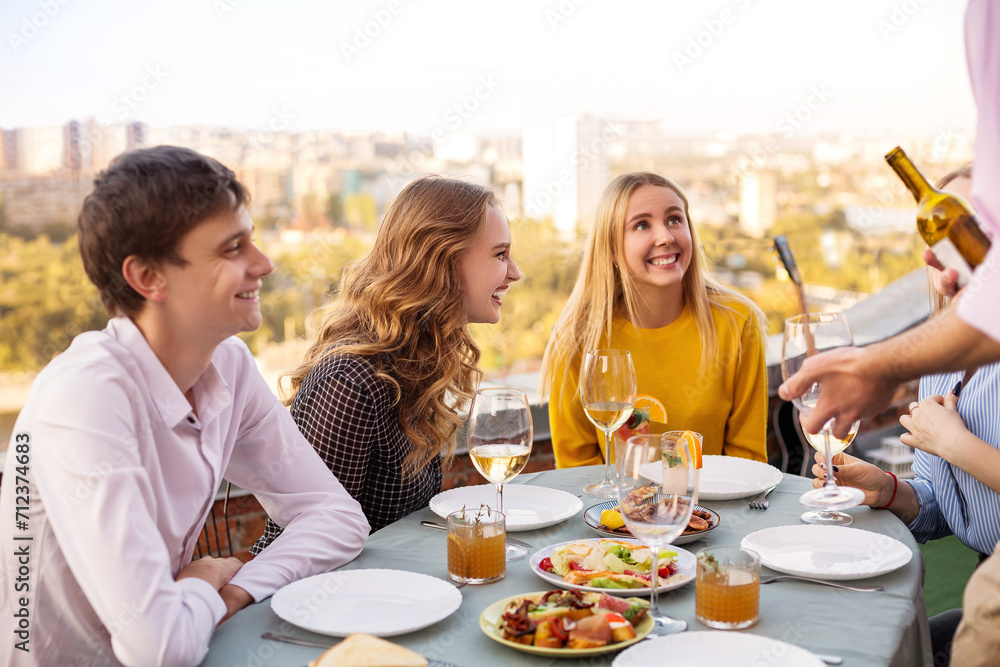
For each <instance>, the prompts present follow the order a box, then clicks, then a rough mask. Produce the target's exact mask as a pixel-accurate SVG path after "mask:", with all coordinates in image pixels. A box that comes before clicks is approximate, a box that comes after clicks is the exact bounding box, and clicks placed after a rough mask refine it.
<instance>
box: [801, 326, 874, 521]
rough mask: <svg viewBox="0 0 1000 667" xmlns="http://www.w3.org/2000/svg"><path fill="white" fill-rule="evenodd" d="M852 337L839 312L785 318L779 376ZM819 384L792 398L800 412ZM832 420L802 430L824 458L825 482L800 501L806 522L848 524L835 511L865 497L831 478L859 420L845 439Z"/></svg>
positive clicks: (812, 403)
mask: <svg viewBox="0 0 1000 667" xmlns="http://www.w3.org/2000/svg"><path fill="white" fill-rule="evenodd" d="M853 343H854V339H853V337H852V335H851V329H850V327H849V326H848V324H847V318H845V317H844V315H843V314H842V313H810V314H807V315H796V316H795V317H789V318H788V319H787V320H785V334H784V340H783V342H782V345H781V375H782V377H783V378H784V379H786V380H787V379H788V378H789V377H791V376H792V375H794V374H795V373H796V372H797V371H798V370H799V368H800V367H801V366H802V364H803V363H804V362H805V360H806V359H807V358H808V357H810V356H812V355H813V354H815V353H817V352H822V351H824V350H830V349H833V348H837V347H849V346H851V345H853ZM819 394H820V385H819V383H818V382H815V383H813V384H812V386H810V387H809V388H808V389H807V390H806V392H805V393H804V394H802V395H801V396H799V397H797V398H794V399H792V403H794V404H795V407H797V408H798V409H799V414H800V415H803V416H805V415H808V414H809V412H810V411H811V410H812V408H813V407H815V406H816V403H817V402H818V401H819ZM832 425H833V420H832V419H831V420H829V421H828V422H827V423H826V424H824V426H823V429H822V430H821V431H820V433H818V434H810V433H808V431H806V430H805V429H803V432H804V433H805V434H806V439H807V440H809V442H810V444H812V445H813V446H814V447H816V449H818V450H819V451H821V452H823V454H824V458H825V461H826V470H827V474H826V483H825V484H824V485H823V488H821V489H813V490H812V491H809V492H807V493H805V494H803V495H802V497H801V498H800V499H799V502H800V503H801V504H802V505H803V506H805V507H808V508H811V509H813V510H817V511H813V512H806V513H805V514H803V515H802V520H803V521H805V522H806V523H813V524H821V525H828V526H848V525H850V524H851V523H852V522H853V521H854V519H853V518H852V517H851V516H850V515H849V514H844V513H843V512H837V511H834V510H842V509H847V508H849V507H856V506H857V505H860V504H861V502H862V501H863V500H864V494H863V493H862V492H861V491H860V490H858V489H855V488H852V487H839V486H837V482H836V480H834V477H833V463H832V462H831V461H832V458H833V454H836V453H839V452H841V451H843V450H844V449H846V448H847V446H848V445H849V444H850V442H851V440H852V439H853V437H854V434H856V433H857V429H858V423H857V422H855V423H854V424H852V425H851V429H850V433H849V434H848V435H847V437H845V438H836V437H834V435H833V433H832V432H831V427H832Z"/></svg>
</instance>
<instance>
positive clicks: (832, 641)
mask: <svg viewBox="0 0 1000 667" xmlns="http://www.w3.org/2000/svg"><path fill="white" fill-rule="evenodd" d="M603 471H604V470H603V466H587V467H579V468H569V469H561V470H546V471H542V472H536V473H531V474H523V475H520V476H519V477H517V478H515V479H514V480H513V481H511V482H509V483H508V489H509V488H510V487H511V486H513V485H517V484H530V485H537V486H542V487H548V488H553V489H559V490H562V491H565V492H568V493H569V494H572V495H574V496H577V497H579V498H580V499H581V500H582V503H583V509H581V510H580V511H579V512H577V513H576V514H575V515H573V516H571V517H569V518H567V519H566V520H564V521H562V522H560V523H557V524H555V525H552V526H548V527H544V528H540V529H537V530H529V531H523V532H510V533H508V536H509V537H516V538H518V539H520V540H524V541H526V542H528V543H530V544H531V545H532V547H533V549H532V550H529V555H530V553H531V552H533V551H537V550H539V549H541V548H543V547H546V546H548V545H552V544H557V543H561V542H566V541H570V540H575V539H581V538H595V537H600V535H598V534H597V533H596V532H595V531H594V530H592V529H591V528H590V527H588V526H587V525H586V524H585V523H584V520H583V514H584V511H585V510H586V509H587V508H588V507H590V506H592V505H595V504H597V503H600V502H602V500H601V499H599V498H592V497H590V496H587V495H586V494H584V493H583V487H584V486H586V485H587V484H589V483H593V482H594V481H595V480H599V479H600V478H601V477H602V475H603ZM809 488H811V480H809V479H806V478H804V477H799V476H796V475H790V474H787V473H785V474H783V475H782V478H781V481H780V483H778V484H777V486H776V487H775V488H774V490H773V491H772V492H771V493H770V495H769V496H768V500H769V503H770V505H769V508H768V509H766V510H754V509H750V508H749V506H748V498H739V499H730V500H720V501H709V500H699V504H700V505H703V506H705V507H708V508H709V509H712V510H714V511H715V512H717V513H718V514H719V516H720V517H721V522H720V523H719V525H718V526H717V527H716V528H714V529H713V530H712V531H710V532H709V533H707V534H705V535H704V537H702V538H701V539H700V540H698V541H696V542H690V543H687V544H684V545H682V546H680V547H679V548H681V549H686V550H688V551H692V552H695V551H697V550H698V549H701V548H702V547H711V546H715V547H718V546H739V545H740V542H741V540H742V539H743V538H744V537H745V536H747V535H748V534H750V533H752V532H755V531H759V530H761V529H765V528H769V527H773V526H788V525H801V521H800V518H799V517H800V515H801V514H802V512H803V508H802V507H801V506H800V505H799V496H801V495H802V493H804V492H805V491H807V490H808V489H809ZM504 495H505V496H507V495H508V494H507V493H505V494H504ZM846 512H847V513H848V514H850V515H851V516H852V517H853V518H854V523H853V525H852V527H851V528H852V529H860V530H865V531H870V532H873V533H877V534H879V535H882V536H888V537H891V538H893V539H895V540H897V541H899V542H900V543H902V544H903V545H905V546H906V547H907V548H909V549H911V550H912V552H913V556H912V558H911V559H910V560H909V562H907V563H906V564H905V565H903V566H902V567H899V568H898V569H896V570H894V571H891V572H888V573H886V574H882V575H879V576H875V577H871V578H866V579H863V580H858V581H847V582H842V583H847V584H855V585H857V586H881V587H882V590H881V591H878V592H855V591H850V590H842V589H837V588H832V587H828V586H824V585H818V584H814V583H809V582H801V581H779V582H775V583H771V584H768V585H763V586H761V592H760V619H759V621H758V622H757V623H756V624H755V625H753V626H752V627H750V628H747V629H745V630H738V631H729V632H741V633H751V634H755V635H760V636H763V637H769V638H772V639H776V640H780V641H781V642H784V643H787V644H792V645H795V646H799V647H802V648H804V649H806V650H808V651H812V652H814V653H816V654H824V655H834V656H840V657H841V658H842V659H843V663H842V664H843V666H844V667H869V666H870V667H885V666H889V665H891V666H900V667H902V666H906V667H913V666H914V665H932V664H933V661H932V659H931V648H930V634H929V629H928V622H927V613H926V608H925V605H924V596H923V575H924V572H923V559H922V558H921V555H920V550H919V549H918V547H917V543H916V541H915V540H914V539H913V536H912V535H911V534H910V531H909V530H908V529H907V527H906V525H905V524H903V523H902V522H901V521H900V520H899V519H897V518H896V517H895V516H894V515H893V514H891V513H890V512H888V511H886V510H873V509H870V508H868V507H856V508H852V509H849V510H846ZM424 520H432V521H436V522H439V523H443V519H441V518H440V517H439V516H437V515H436V514H435V513H434V512H433V511H432V510H431V509H430V508H429V507H425V508H423V509H421V510H418V511H416V512H414V513H412V514H410V515H409V516H406V517H404V518H402V519H400V520H398V521H396V522H395V523H393V524H390V525H389V526H386V527H384V528H382V529H381V530H379V531H376V532H375V533H373V534H372V535H371V536H370V537H369V539H368V542H367V544H366V546H365V548H364V550H363V551H362V552H361V554H360V555H359V556H358V557H357V558H356V559H354V560H353V561H352V562H350V563H348V564H346V565H344V566H343V567H342V568H340V569H341V570H354V569H383V570H386V572H385V576H386V577H388V578H391V577H392V576H393V572H392V571H400V570H402V571H409V572H417V573H423V574H426V575H430V576H433V577H437V578H440V579H443V580H448V571H447V547H446V545H447V534H446V533H445V531H442V530H435V529H433V528H429V527H425V526H423V525H421V521H424ZM529 560H530V558H524V559H522V560H518V561H514V562H510V563H508V564H507V572H506V575H505V576H504V578H503V579H501V580H500V581H497V582H494V583H490V584H481V585H471V584H470V585H466V586H464V587H461V589H460V591H459V592H460V593H461V595H462V600H461V605H460V606H459V608H458V609H457V611H455V612H454V613H452V614H451V615H450V616H448V617H447V618H445V619H443V620H441V621H438V622H437V623H435V624H433V625H430V626H429V627H426V628H423V629H421V630H417V631H415V632H409V633H407V634H402V635H397V636H393V637H389V638H388V639H389V640H390V641H393V642H396V643H398V644H401V645H403V646H406V647H408V648H410V649H412V650H414V651H416V652H418V653H420V654H422V655H424V656H426V657H427V658H428V659H429V660H431V661H432V664H435V661H436V662H437V663H444V664H447V665H456V666H460V667H490V666H493V665H497V666H500V665H511V664H517V665H529V666H530V665H556V664H558V665H574V664H586V665H590V666H595V667H596V666H599V665H610V664H611V663H612V661H613V660H614V658H615V655H616V653H615V652H614V651H609V652H607V653H603V654H601V655H597V656H590V657H587V658H585V659H572V658H553V657H549V656H538V655H529V654H527V653H524V652H521V651H518V650H515V649H512V648H510V647H507V646H505V645H502V644H499V643H497V642H496V641H494V640H493V639H490V638H489V637H487V636H486V635H485V634H484V632H483V631H482V630H481V629H480V627H479V618H480V615H481V614H482V612H483V610H484V609H486V608H487V607H488V606H490V605H492V604H494V603H496V602H497V601H499V600H502V599H504V598H507V597H510V596H514V595H519V594H524V593H529V592H536V591H545V590H549V589H551V588H554V587H553V586H552V585H550V584H549V583H548V582H546V581H544V580H543V579H541V578H540V577H539V576H538V575H537V574H535V573H534V572H533V571H532V569H531V566H530V564H529ZM771 574H777V572H775V571H773V570H770V569H769V568H767V567H763V568H762V576H767V575H771ZM660 605H661V608H662V610H663V611H664V612H665V613H667V614H670V615H672V616H675V617H677V618H681V619H684V620H686V621H687V623H688V630H689V631H699V630H708V628H706V627H705V626H702V625H701V624H700V623H699V622H698V620H696V618H695V583H694V581H691V582H690V583H689V584H686V585H684V586H682V587H680V588H678V589H676V590H673V591H670V592H667V593H661V594H660ZM356 613H357V614H368V615H370V614H374V615H377V614H379V609H378V602H377V601H375V602H373V603H372V604H371V605H370V606H369V605H358V608H357V609H356ZM265 632H272V633H279V634H283V635H290V636H293V637H297V638H300V639H305V640H312V641H318V642H322V643H325V644H327V645H329V646H332V645H334V644H336V643H337V642H339V641H340V638H338V637H331V636H326V635H322V634H316V633H314V632H309V631H307V630H304V629H302V628H300V627H297V626H296V625H294V624H292V623H289V622H287V621H285V620H282V618H280V617H278V616H277V615H276V614H275V613H274V611H272V609H271V604H270V600H262V601H260V602H257V603H255V604H252V605H250V606H248V607H246V608H245V609H243V610H241V611H240V612H238V613H237V614H236V615H234V616H233V617H232V618H230V619H229V620H228V621H226V622H225V623H223V624H222V625H220V626H219V627H218V628H217V629H216V632H215V635H214V636H213V638H212V641H211V644H210V646H209V651H208V654H207V656H206V657H205V660H204V661H203V662H202V665H204V666H206V667H235V666H238V665H239V666H244V667H259V666H263V665H278V666H282V665H288V666H291V667H304V666H305V665H307V664H308V663H309V662H310V661H311V660H314V659H315V658H316V657H317V656H318V655H320V654H321V653H322V652H323V649H322V648H310V647H305V646H297V645H293V644H288V643H283V642H276V641H271V640H267V639H262V638H261V635H262V634H263V633H265ZM705 651H708V652H710V651H712V646H711V644H710V643H709V644H707V645H706V646H705ZM664 658H665V662H663V663H662V664H670V661H669V659H668V656H664ZM768 664H770V663H768Z"/></svg>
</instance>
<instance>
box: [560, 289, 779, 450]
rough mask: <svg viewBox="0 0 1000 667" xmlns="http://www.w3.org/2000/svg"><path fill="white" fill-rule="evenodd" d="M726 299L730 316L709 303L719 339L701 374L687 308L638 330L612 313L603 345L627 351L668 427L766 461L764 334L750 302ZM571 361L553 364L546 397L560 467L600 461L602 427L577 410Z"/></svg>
mask: <svg viewBox="0 0 1000 667" xmlns="http://www.w3.org/2000/svg"><path fill="white" fill-rule="evenodd" d="M730 305H731V308H732V309H733V311H734V312H733V314H732V318H730V317H728V316H727V315H726V314H724V313H722V312H720V311H719V309H717V308H716V309H713V314H714V317H715V326H716V329H717V332H718V336H719V345H718V352H717V354H716V359H715V360H714V362H715V364H714V365H713V366H711V367H710V368H709V369H708V370H707V371H706V372H705V373H704V374H703V373H702V372H701V369H700V362H701V338H700V336H699V334H698V328H697V326H696V324H695V320H694V317H692V315H691V313H690V311H689V309H688V308H685V309H684V312H683V313H682V314H681V316H680V317H678V318H677V320H676V321H674V322H673V323H671V324H669V325H667V326H665V327H661V328H659V329H638V333H637V331H636V328H635V327H633V326H632V324H631V323H629V322H628V321H626V320H624V319H622V318H619V319H616V320H615V322H614V323H613V329H612V334H611V340H610V341H609V342H608V344H607V345H606V347H609V348H618V349H626V350H629V351H630V352H631V353H632V362H633V363H634V364H635V373H636V378H637V380H638V385H639V393H640V394H650V395H651V396H655V397H656V398H658V399H659V400H660V402H662V403H663V405H664V406H666V409H667V423H668V426H669V427H670V429H671V430H674V429H677V430H681V429H687V430H691V431H696V432H698V433H701V434H702V436H703V438H704V444H703V453H704V454H726V455H729V456H739V457H742V458H748V459H755V460H757V461H766V460H767V445H766V440H765V437H766V436H765V431H766V423H767V368H766V362H765V360H764V341H763V340H762V339H761V337H760V335H759V332H758V329H757V327H756V326H755V325H754V323H753V322H752V321H751V320H750V311H749V309H747V307H746V306H745V305H743V304H741V303H739V302H735V301H734V302H731V303H730ZM731 319H734V320H735V326H734V325H733V324H732V323H731V322H730V320H731ZM602 347H605V345H603V344H602ZM576 364H577V365H576V366H575V367H573V368H565V367H563V366H560V367H557V368H556V373H555V376H554V377H553V382H552V391H551V395H550V397H549V425H550V427H551V429H552V447H553V449H554V450H555V456H556V465H557V466H558V467H560V468H569V467H573V466H581V465H590V464H596V463H603V462H604V454H603V450H604V434H603V433H602V432H601V431H599V430H597V428H596V427H594V425H593V424H591V422H590V421H589V420H588V419H587V415H586V414H585V413H584V411H583V405H582V404H581V402H580V393H579V376H580V369H579V366H578V364H579V361H576ZM598 443H600V444H598Z"/></svg>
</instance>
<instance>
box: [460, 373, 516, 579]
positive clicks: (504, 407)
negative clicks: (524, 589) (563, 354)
mask: <svg viewBox="0 0 1000 667" xmlns="http://www.w3.org/2000/svg"><path fill="white" fill-rule="evenodd" d="M531 436H532V427H531V407H530V406H529V405H528V397H527V396H526V395H525V393H524V392H523V391H521V390H520V389H513V388H511V387H495V388H490V389H480V390H479V391H477V392H476V395H475V397H474V398H473V399H472V407H471V408H470V410H469V425H468V428H467V429H466V439H467V441H468V445H469V457H470V458H471V459H472V464H473V465H474V466H476V470H478V471H479V474H481V475H482V476H483V477H485V478H486V479H488V480H489V481H491V482H493V483H494V484H496V487H497V509H498V510H500V511H501V512H503V485H504V484H506V483H507V482H509V481H510V480H512V479H514V478H515V477H517V475H518V474H519V473H520V472H521V470H523V469H524V466H525V464H526V463H527V462H528V456H530V455H531ZM526 555H528V552H527V550H526V549H525V548H524V547H519V546H514V545H513V544H507V560H517V559H519V558H524V557H525V556H526Z"/></svg>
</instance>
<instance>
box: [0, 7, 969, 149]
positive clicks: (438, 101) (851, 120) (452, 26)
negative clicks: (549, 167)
mask: <svg viewBox="0 0 1000 667" xmlns="http://www.w3.org/2000/svg"><path fill="white" fill-rule="evenodd" d="M63 1H65V4H63ZM964 11H965V3H932V2H926V1H918V0H895V1H885V0H881V1H865V0H846V1H845V2H840V3H836V4H832V3H822V4H820V3H802V2H794V1H793V0H772V1H770V2H762V3H758V2H753V1H751V0H723V1H714V2H706V3H687V2H680V1H678V0H669V1H666V2H653V1H640V0H634V1H633V2H625V3H615V4H614V5H611V4H610V3H607V4H604V3H598V2H580V1H579V0H576V1H574V0H562V1H561V2H555V1H553V2H546V3H536V2H531V1H530V0H514V1H512V2H508V3H504V4H503V5H501V6H496V5H487V4H479V3H460V2H446V1H440V2H419V3H417V2H408V1H407V0H377V1H369V2H357V3H336V4H333V3H330V4H324V3H321V2H318V0H317V1H302V2H290V3H283V4H281V5H277V4H264V3H250V2H246V1H245V0H198V1H195V0H184V1H181V2H175V3H170V4H167V5H163V4H144V3H130V2H126V1H125V0H99V1H97V2H90V3H74V2H69V1H68V0H13V1H10V2H6V3H4V4H3V6H2V7H0V24H2V25H4V26H5V28H6V30H5V32H4V46H3V48H0V90H4V93H5V95H4V97H5V99H6V103H5V104H4V105H2V107H0V127H3V128H11V127H37V126H46V125H62V124H64V123H66V122H67V121H69V120H72V119H81V120H82V119H87V118H94V119H96V120H97V121H98V122H101V123H105V124H116V123H128V122H141V123H146V124H149V125H153V126H167V125H191V124H208V125H228V126H235V127H242V128H247V129H255V128H256V129H265V128H268V127H269V126H272V125H274V124H276V123H280V124H281V125H282V127H281V129H282V130H286V131H306V130H311V129H324V128H330V129H340V130H352V129H353V130H381V131H406V132H413V133H426V134H432V133H433V132H435V131H439V132H443V133H447V132H449V131H451V130H453V129H458V128H459V127H461V129H462V131H464V132H477V131H487V130H513V129H522V128H525V127H530V126H532V125H533V124H544V123H546V122H547V121H548V119H551V118H553V117H560V116H570V117H576V116H581V115H594V116H598V117H603V118H612V119H617V120H623V121H630V120H646V121H652V120H656V121H658V122H660V123H661V125H662V126H663V127H665V128H668V129H670V130H672V131H676V132H677V133H678V134H685V133H704V132H737V133H782V132H787V131H789V128H790V127H791V128H793V129H794V130H796V131H797V130H800V129H801V131H802V132H803V133H805V134H817V133H823V132H834V131H879V130H886V129H890V128H891V129H894V130H903V131H906V130H920V131H933V130H934V129H936V128H941V127H948V128H970V127H973V126H974V125H975V110H974V105H973V101H972V97H971V92H970V90H969V85H968V76H967V71H966V68H965V53H964V46H963V34H962V33H963V20H964ZM272 129H274V128H272Z"/></svg>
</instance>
